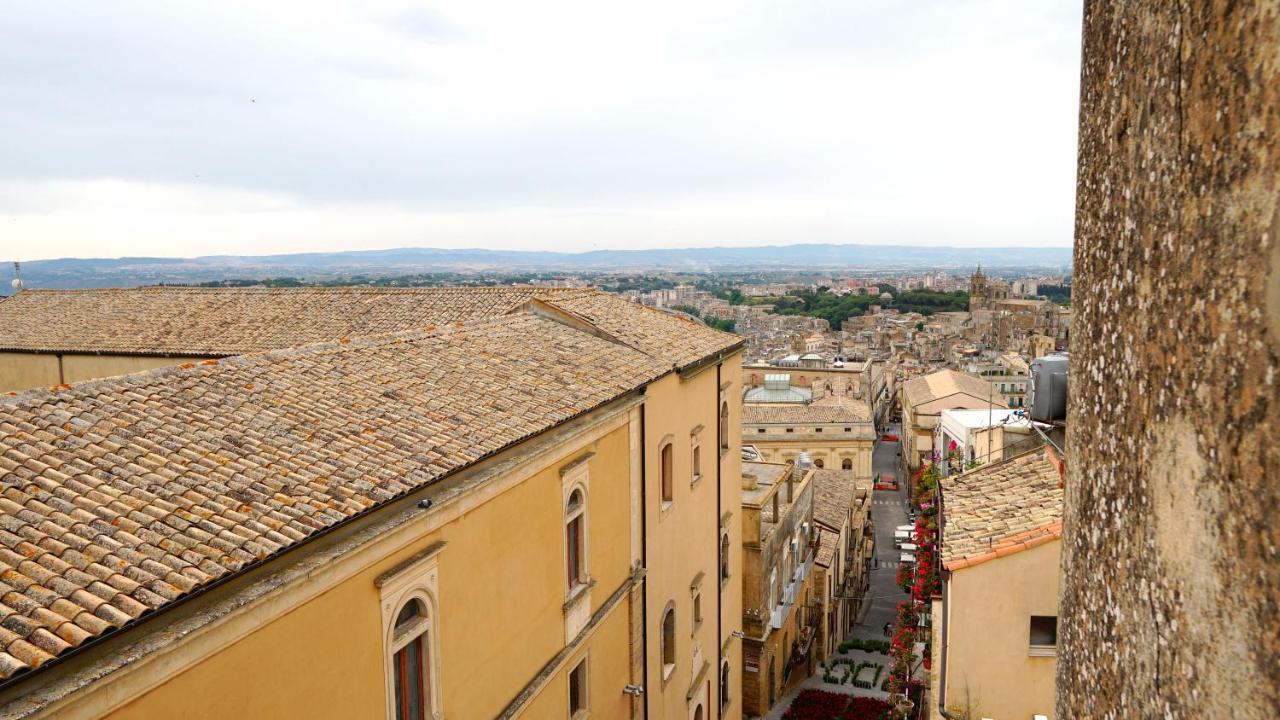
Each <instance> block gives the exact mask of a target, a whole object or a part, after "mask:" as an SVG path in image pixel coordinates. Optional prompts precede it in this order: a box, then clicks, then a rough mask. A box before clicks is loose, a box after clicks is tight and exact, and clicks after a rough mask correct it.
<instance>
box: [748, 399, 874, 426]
mask: <svg viewBox="0 0 1280 720" xmlns="http://www.w3.org/2000/svg"><path fill="white" fill-rule="evenodd" d="M870 421H871V409H870V407H868V406H867V403H866V401H864V400H848V401H846V402H841V403H836V404H831V405H818V404H800V403H768V404H761V405H754V404H744V405H743V406H742V424H743V425H776V424H785V423H795V424H798V425H799V424H806V423H808V424H837V423H844V422H853V423H857V422H870Z"/></svg>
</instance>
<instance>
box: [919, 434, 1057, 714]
mask: <svg viewBox="0 0 1280 720" xmlns="http://www.w3.org/2000/svg"><path fill="white" fill-rule="evenodd" d="M1061 472H1062V470H1061V464H1060V463H1059V462H1058V460H1057V457H1056V456H1055V454H1054V452H1053V450H1052V448H1049V447H1047V446H1046V447H1042V448H1039V449H1036V450H1033V451H1031V452H1028V453H1024V454H1022V455H1019V456H1017V457H1014V458H1012V459H1010V460H1006V461H1004V462H1001V463H998V464H994V465H988V466H984V467H981V468H978V469H976V470H972V471H970V472H967V473H965V474H963V475H958V476H954V477H951V478H948V479H946V480H944V481H943V487H942V523H941V527H942V533H941V543H942V548H941V557H942V570H943V572H942V580H943V590H942V596H941V598H938V599H935V600H934V601H933V608H932V618H933V630H932V631H933V647H934V656H933V665H932V669H931V671H930V672H931V675H930V688H931V690H932V692H931V693H930V695H931V697H932V698H935V699H936V702H933V703H931V707H930V713H931V715H930V716H931V717H933V718H935V719H936V720H941V718H943V715H942V713H941V712H940V708H945V709H947V710H948V711H949V712H950V713H952V714H953V715H959V716H962V717H968V718H992V720H1018V719H1022V718H1034V717H1037V716H1044V717H1047V718H1053V717H1054V673H1055V669H1056V661H1055V658H1056V656H1057V638H1058V633H1059V628H1058V575H1059V564H1058V555H1059V553H1060V551H1061V538H1062V507H1063V496H1064V493H1063V490H1062V474H1061Z"/></svg>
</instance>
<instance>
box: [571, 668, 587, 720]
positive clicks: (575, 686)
mask: <svg viewBox="0 0 1280 720" xmlns="http://www.w3.org/2000/svg"><path fill="white" fill-rule="evenodd" d="M586 714H587V661H586V659H585V658H584V659H583V660H582V662H580V663H578V664H577V666H575V667H574V668H573V669H572V670H570V671H569V717H570V718H576V717H579V716H583V715H586Z"/></svg>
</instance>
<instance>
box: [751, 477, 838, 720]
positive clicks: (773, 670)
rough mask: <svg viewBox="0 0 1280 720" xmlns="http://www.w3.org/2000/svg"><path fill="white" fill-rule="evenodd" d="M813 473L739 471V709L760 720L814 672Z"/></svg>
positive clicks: (817, 606) (817, 611)
mask: <svg viewBox="0 0 1280 720" xmlns="http://www.w3.org/2000/svg"><path fill="white" fill-rule="evenodd" d="M813 473H814V469H813V468H808V469H803V468H800V469H798V468H797V467H796V466H795V463H793V462H782V463H761V462H745V463H743V464H742V514H743V531H742V542H743V618H742V623H743V632H744V633H745V637H744V638H743V641H742V663H743V671H744V672H743V695H742V700H743V706H744V709H745V710H744V711H745V712H746V713H747V714H749V715H751V716H763V715H764V714H766V713H767V712H769V710H770V709H771V708H773V707H774V706H775V705H776V704H777V702H778V701H779V700H780V699H782V697H783V696H784V695H785V694H786V692H787V690H789V689H790V688H792V687H795V686H796V685H798V684H799V683H800V682H802V681H803V680H805V679H806V678H808V677H809V675H810V674H811V673H812V672H813V668H814V667H815V656H814V652H813V651H814V648H815V641H817V640H818V635H819V634H820V632H821V629H822V611H823V604H822V602H821V600H820V598H819V597H818V595H817V594H816V593H815V586H814V574H813V572H812V571H813V566H814V559H815V554H814V549H815V546H816V542H817V537H818V535H817V532H818V531H817V528H815V527H814V525H813V482H812V480H813Z"/></svg>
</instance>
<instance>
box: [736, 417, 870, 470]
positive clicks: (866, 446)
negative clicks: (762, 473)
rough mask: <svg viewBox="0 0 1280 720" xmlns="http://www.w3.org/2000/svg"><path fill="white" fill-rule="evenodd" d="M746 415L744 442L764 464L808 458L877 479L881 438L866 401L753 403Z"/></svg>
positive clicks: (819, 464) (827, 465)
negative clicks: (875, 457)
mask: <svg viewBox="0 0 1280 720" xmlns="http://www.w3.org/2000/svg"><path fill="white" fill-rule="evenodd" d="M742 412H743V417H742V442H743V444H744V445H751V446H752V447H755V448H756V449H758V450H759V451H760V454H761V456H762V458H763V459H764V460H766V461H769V462H789V461H791V462H794V461H796V460H797V459H799V458H800V456H801V454H807V455H808V457H809V458H810V459H811V460H812V461H813V463H814V465H815V466H817V467H819V468H834V469H840V470H851V471H853V472H854V473H856V475H857V476H858V477H859V478H861V479H866V480H869V479H870V478H871V453H872V449H873V447H874V444H875V438H876V434H875V428H874V426H873V425H872V423H871V414H870V412H869V411H868V410H867V404H866V403H865V402H861V401H847V402H846V401H840V402H832V403H830V404H819V403H816V402H815V403H809V404H804V403H768V404H764V403H749V404H745V405H743V407H742Z"/></svg>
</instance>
